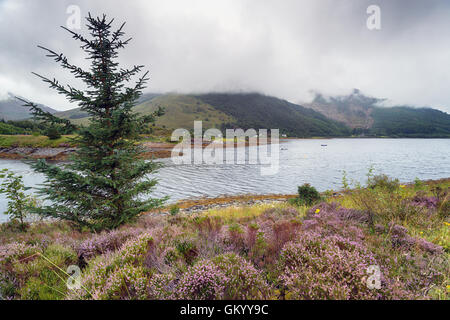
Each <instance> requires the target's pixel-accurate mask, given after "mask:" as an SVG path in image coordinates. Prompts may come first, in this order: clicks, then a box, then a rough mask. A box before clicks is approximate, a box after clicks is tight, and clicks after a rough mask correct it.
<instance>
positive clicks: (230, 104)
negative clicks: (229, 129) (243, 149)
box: [196, 93, 349, 137]
mask: <svg viewBox="0 0 450 320" xmlns="http://www.w3.org/2000/svg"><path fill="white" fill-rule="evenodd" d="M196 97H197V99H199V100H201V101H203V102H205V103H208V104H210V105H212V106H214V107H215V108H216V109H218V110H220V111H222V112H224V113H226V114H228V115H230V116H232V117H233V118H235V119H237V121H236V123H234V125H237V126H238V127H242V128H244V129H247V128H255V129H259V128H267V129H272V128H273V129H277V128H278V129H280V133H284V134H287V135H289V136H295V137H314V136H345V135H348V134H349V130H348V128H347V127H346V126H345V125H343V124H341V123H338V122H336V121H334V120H331V119H328V118H326V117H325V116H323V115H322V114H320V113H319V112H316V111H314V110H312V109H308V108H304V107H302V106H299V105H296V104H293V103H290V102H288V101H286V100H281V99H278V98H275V97H269V96H265V95H261V94H258V93H239V94H227V93H210V94H205V95H197V96H196Z"/></svg>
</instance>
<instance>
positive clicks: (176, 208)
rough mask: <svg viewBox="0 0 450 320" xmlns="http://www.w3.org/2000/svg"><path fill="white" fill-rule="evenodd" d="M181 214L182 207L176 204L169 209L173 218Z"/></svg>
mask: <svg viewBox="0 0 450 320" xmlns="http://www.w3.org/2000/svg"><path fill="white" fill-rule="evenodd" d="M179 212H180V207H179V206H177V205H176V204H174V205H173V206H171V207H170V208H169V213H170V215H172V216H175V215H177V214H178V213H179Z"/></svg>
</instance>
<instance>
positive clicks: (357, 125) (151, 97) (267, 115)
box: [56, 90, 450, 138]
mask: <svg viewBox="0 0 450 320" xmlns="http://www.w3.org/2000/svg"><path fill="white" fill-rule="evenodd" d="M382 101H384V100H383V99H378V98H373V97H368V96H365V95H363V94H362V93H361V92H360V91H358V90H354V91H353V93H352V94H350V95H348V96H337V97H324V96H322V95H320V94H317V95H316V97H315V99H314V100H313V101H312V102H311V103H307V104H303V105H298V104H294V103H290V102H288V101H286V100H282V99H279V98H275V97H271V96H266V95H262V94H259V93H208V94H175V93H170V94H153V93H147V94H145V95H143V96H142V97H141V98H140V100H139V101H138V105H136V106H135V107H134V111H135V112H138V113H141V114H149V113H152V112H153V111H155V110H156V109H157V108H158V107H160V106H161V107H164V108H165V110H166V114H165V115H164V116H162V117H161V118H159V119H158V120H157V122H156V125H157V126H159V127H163V128H167V129H171V130H173V129H176V128H186V129H192V128H193V123H194V121H195V120H202V121H203V128H204V129H207V128H218V129H221V130H224V129H226V128H243V129H248V128H254V129H261V128H266V129H276V128H278V129H280V133H281V134H287V135H288V136H292V137H340V136H350V135H364V136H378V137H379V136H389V137H436V138H437V137H442V138H447V137H450V115H448V114H447V113H445V112H442V111H438V110H434V109H431V108H412V107H408V106H397V107H390V108H387V107H380V106H378V105H379V104H380V102H382ZM56 115H57V116H60V117H63V118H66V119H70V120H71V121H73V122H74V123H76V124H83V123H87V122H88V121H89V118H88V117H87V114H86V113H85V112H82V111H81V110H80V109H72V110H69V111H64V112H58V113H56Z"/></svg>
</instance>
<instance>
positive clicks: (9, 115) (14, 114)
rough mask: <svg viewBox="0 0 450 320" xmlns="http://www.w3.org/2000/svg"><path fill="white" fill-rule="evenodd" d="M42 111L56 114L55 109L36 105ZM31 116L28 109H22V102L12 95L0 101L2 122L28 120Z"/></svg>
mask: <svg viewBox="0 0 450 320" xmlns="http://www.w3.org/2000/svg"><path fill="white" fill-rule="evenodd" d="M38 106H39V107H41V108H42V110H44V111H47V112H50V113H56V112H57V111H56V110H55V109H52V108H50V107H47V106H45V105H43V104H38ZM31 116H32V115H31V113H30V108H28V107H23V106H22V102H21V101H19V100H17V99H16V98H15V96H14V94H12V93H8V97H7V99H5V100H1V101H0V119H3V120H23V119H27V118H30V117H31Z"/></svg>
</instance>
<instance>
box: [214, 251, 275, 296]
mask: <svg viewBox="0 0 450 320" xmlns="http://www.w3.org/2000/svg"><path fill="white" fill-rule="evenodd" d="M212 261H213V262H214V264H215V265H216V266H218V267H219V269H220V270H221V271H222V272H224V274H225V276H226V277H227V278H228V279H229V281H228V282H227V283H226V287H225V293H224V298H225V299H242V300H249V299H264V298H267V297H268V296H269V291H270V288H269V285H268V284H267V282H266V281H265V280H264V277H263V275H262V273H261V271H258V270H257V269H256V268H255V267H254V266H253V265H252V264H251V263H250V262H248V261H247V260H245V259H244V258H242V257H241V256H238V255H236V254H234V253H228V254H224V255H219V256H216V257H214V258H213V259H212Z"/></svg>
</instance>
